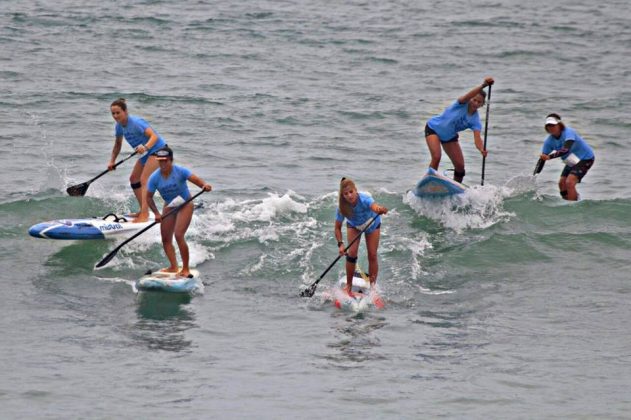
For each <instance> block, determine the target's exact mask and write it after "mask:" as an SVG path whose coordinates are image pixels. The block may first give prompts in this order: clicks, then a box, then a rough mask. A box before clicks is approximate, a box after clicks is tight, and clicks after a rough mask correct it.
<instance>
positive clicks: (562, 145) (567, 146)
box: [540, 113, 594, 201]
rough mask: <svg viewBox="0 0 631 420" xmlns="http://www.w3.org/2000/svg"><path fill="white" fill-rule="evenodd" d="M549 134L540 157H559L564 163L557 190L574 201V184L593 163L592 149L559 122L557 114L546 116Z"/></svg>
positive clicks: (546, 126) (565, 198) (564, 197)
mask: <svg viewBox="0 0 631 420" xmlns="http://www.w3.org/2000/svg"><path fill="white" fill-rule="evenodd" d="M545 129H546V131H547V132H548V134H549V136H548V137H546V139H545V140H544V142H543V148H542V149H541V156H540V158H541V159H542V160H544V161H546V160H549V159H555V158H558V157H560V158H561V159H562V160H563V163H565V166H564V167H563V170H562V171H561V177H560V178H559V192H560V194H561V197H563V199H564V200H569V201H576V200H577V199H578V192H577V191H576V184H578V183H579V182H581V180H582V179H583V177H584V176H585V174H586V173H587V171H589V168H591V167H592V165H593V164H594V151H593V150H592V148H591V147H589V145H588V144H587V142H586V141H585V140H583V138H582V137H581V136H579V135H578V133H577V132H576V131H574V130H573V129H572V128H570V127H567V126H566V125H565V124H563V122H561V116H560V115H559V114H554V113H553V114H549V115H548V116H547V117H546V122H545Z"/></svg>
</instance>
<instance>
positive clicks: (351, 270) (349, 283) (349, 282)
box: [346, 228, 361, 296]
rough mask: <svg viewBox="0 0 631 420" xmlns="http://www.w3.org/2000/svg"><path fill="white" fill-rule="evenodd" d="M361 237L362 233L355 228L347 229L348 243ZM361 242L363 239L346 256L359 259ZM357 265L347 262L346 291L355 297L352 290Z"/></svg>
mask: <svg viewBox="0 0 631 420" xmlns="http://www.w3.org/2000/svg"><path fill="white" fill-rule="evenodd" d="M358 235H361V233H360V231H358V230H357V229H355V228H347V229H346V238H347V240H348V242H349V243H350V242H352V241H353V240H355V238H356V237H357V236H358ZM360 242H361V238H360V239H358V240H357V241H356V242H355V243H354V244H353V245H352V246H351V247H350V248H349V249H348V251H347V252H346V254H347V255H348V256H349V257H351V258H357V251H358V250H359V243H360ZM355 264H356V263H352V262H350V261H348V260H346V291H347V292H348V294H349V295H350V296H353V293H352V291H351V290H352V288H353V276H355Z"/></svg>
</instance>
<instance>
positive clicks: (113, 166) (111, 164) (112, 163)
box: [107, 160, 116, 171]
mask: <svg viewBox="0 0 631 420" xmlns="http://www.w3.org/2000/svg"><path fill="white" fill-rule="evenodd" d="M115 169H116V161H113V160H110V161H109V163H108V164H107V170H108V171H113V170H115Z"/></svg>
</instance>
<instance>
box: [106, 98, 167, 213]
mask: <svg viewBox="0 0 631 420" xmlns="http://www.w3.org/2000/svg"><path fill="white" fill-rule="evenodd" d="M110 111H111V113H112V117H113V118H114V121H116V126H115V128H114V136H115V138H116V140H115V141H114V148H113V149H112V156H111V158H110V161H109V163H108V165H107V168H108V169H109V170H110V171H111V170H113V169H115V166H114V165H115V164H116V157H117V156H118V154H119V153H120V151H121V146H122V143H123V137H124V138H125V140H127V143H129V145H130V146H131V147H133V148H134V150H135V151H136V153H138V155H139V156H140V158H139V159H138V160H137V161H136V164H135V165H134V169H132V171H131V174H130V175H129V183H130V185H131V188H132V190H133V191H134V195H135V196H136V200H138V205H139V206H140V211H139V212H138V214H137V215H136V216H137V217H136V218H135V219H134V222H146V221H147V220H148V219H149V208H148V207H147V200H146V199H145V198H146V194H145V191H146V190H147V180H148V179H149V175H151V174H152V173H153V171H155V170H156V169H157V168H158V162H157V160H156V158H155V157H154V156H152V154H153V153H154V152H156V151H157V150H159V149H161V148H162V147H164V146H166V142H165V141H164V139H163V138H162V137H160V135H159V134H158V133H157V132H156V131H155V130H154V129H153V128H151V126H150V125H149V124H148V123H147V122H146V121H145V120H143V119H142V118H140V117H137V116H135V115H130V114H129V113H128V112H127V102H126V101H125V99H123V98H119V99H117V100H115V101H114V102H112V105H110Z"/></svg>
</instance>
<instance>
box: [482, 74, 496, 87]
mask: <svg viewBox="0 0 631 420" xmlns="http://www.w3.org/2000/svg"><path fill="white" fill-rule="evenodd" d="M493 83H495V80H494V79H493V78H492V77H490V76H489V77H485V78H484V83H482V85H483V86H484V87H487V86H491V85H492V84H493Z"/></svg>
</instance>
